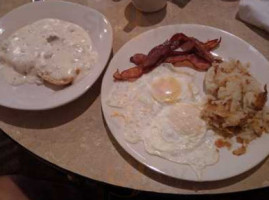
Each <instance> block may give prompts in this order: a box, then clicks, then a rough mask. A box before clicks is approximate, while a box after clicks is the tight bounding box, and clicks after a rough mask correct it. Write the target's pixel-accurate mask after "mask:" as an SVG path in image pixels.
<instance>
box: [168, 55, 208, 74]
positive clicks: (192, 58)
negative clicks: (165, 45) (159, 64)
mask: <svg viewBox="0 0 269 200" xmlns="http://www.w3.org/2000/svg"><path fill="white" fill-rule="evenodd" d="M183 61H189V62H190V63H191V64H192V65H193V68H195V69H197V70H199V71H206V70H208V68H209V67H210V66H211V63H209V62H207V61H206V60H204V59H203V58H201V57H199V56H197V55H195V54H188V55H179V56H174V57H168V58H166V60H165V62H167V63H172V64H176V63H178V62H183Z"/></svg>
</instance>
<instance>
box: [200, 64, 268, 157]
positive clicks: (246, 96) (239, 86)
mask: <svg viewBox="0 0 269 200" xmlns="http://www.w3.org/2000/svg"><path fill="white" fill-rule="evenodd" d="M204 84H205V91H206V93H207V95H208V100H207V102H206V104H205V107H204V109H203V112H202V117H203V119H205V120H206V122H207V123H208V125H209V126H210V127H211V128H212V129H214V131H215V132H217V133H218V134H220V135H221V136H223V137H225V138H231V137H233V136H236V137H237V142H238V143H240V144H241V146H240V147H239V148H238V149H236V150H234V151H233V154H235V155H242V154H244V153H245V152H246V147H247V145H248V143H249V142H250V141H252V140H253V139H255V138H256V137H260V136H261V135H262V134H263V133H268V132H269V109H268V107H266V105H265V104H266V101H267V86H266V85H264V86H263V85H261V84H260V83H259V82H258V81H257V80H256V79H255V78H254V77H253V76H252V75H251V74H250V72H249V71H248V66H245V65H243V64H242V63H241V62H240V61H238V60H232V61H230V62H223V63H221V64H215V65H214V66H212V67H211V68H210V69H209V70H208V71H207V73H206V76H205V80H204Z"/></svg>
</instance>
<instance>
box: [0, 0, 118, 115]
mask: <svg viewBox="0 0 269 200" xmlns="http://www.w3.org/2000/svg"><path fill="white" fill-rule="evenodd" d="M33 4H41V5H42V4H65V5H71V6H76V7H80V8H82V9H87V10H89V12H92V13H94V15H99V17H100V18H102V19H104V20H105V24H106V26H107V28H108V33H109V34H108V36H107V37H108V41H109V43H108V49H109V50H108V54H107V58H106V61H105V62H104V65H103V66H102V65H101V67H100V68H99V69H98V70H97V71H96V76H94V77H93V79H92V82H91V83H90V84H87V86H86V87H83V89H81V91H80V92H79V93H77V95H74V96H73V97H72V98H67V99H65V100H62V101H60V102H55V103H54V104H53V105H47V106H36V107H29V106H28V107H23V106H20V105H18V104H15V105H12V104H9V103H5V102H0V105H1V106H3V107H6V108H9V109H16V110H25V111H42V110H50V109H54V108H57V107H60V106H63V105H66V104H68V103H70V102H72V101H74V100H76V99H78V98H79V97H81V96H82V95H83V94H85V93H86V92H87V91H88V90H89V89H90V88H91V87H92V86H93V85H94V83H95V82H96V81H97V80H98V78H99V77H100V76H101V74H102V72H103V71H104V70H105V68H106V66H107V65H108V64H109V61H110V55H111V52H112V45H113V35H114V34H113V28H112V26H111V23H110V21H109V20H108V19H107V17H106V16H105V15H104V14H103V13H101V12H99V11H98V10H96V9H94V8H91V7H89V6H84V5H81V4H78V3H74V2H67V1H36V2H28V3H25V4H23V5H21V6H19V7H17V8H14V9H12V10H11V11H9V12H7V13H6V14H5V15H3V16H2V17H1V18H0V25H1V22H2V21H3V19H4V20H5V19H6V18H8V17H9V15H12V14H13V13H15V12H17V11H19V10H23V9H25V8H26V7H28V6H34V5H33ZM86 77H87V75H86V76H85V77H83V78H86Z"/></svg>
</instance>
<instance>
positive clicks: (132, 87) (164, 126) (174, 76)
mask: <svg viewBox="0 0 269 200" xmlns="http://www.w3.org/2000/svg"><path fill="white" fill-rule="evenodd" d="M142 57H143V56H142ZM142 57H141V58H142ZM135 59H136V58H135ZM139 59H140V58H138V60H139ZM194 78H195V77H194V75H192V74H190V73H188V71H186V70H185V69H184V68H180V69H179V68H174V67H173V65H172V64H170V63H164V64H161V66H160V67H158V68H155V69H153V70H152V71H151V73H147V74H145V75H143V76H142V77H141V78H139V79H136V80H135V81H132V82H130V81H118V82H115V83H114V84H113V87H112V90H111V92H110V94H109V95H108V99H107V104H108V105H109V107H110V108H111V109H112V112H111V117H112V118H113V119H114V120H115V121H116V123H117V126H119V127H120V129H121V130H122V132H123V133H124V137H125V139H126V140H127V141H128V142H130V143H137V142H140V141H141V142H143V143H144V146H145V150H146V151H147V152H148V153H149V154H152V155H157V156H160V157H162V158H164V159H167V160H170V161H174V162H177V163H180V164H188V165H190V166H191V167H192V168H193V169H194V170H195V172H196V173H197V175H198V177H201V172H202V169H203V168H205V167H206V166H209V165H213V164H215V163H216V162H217V161H218V157H219V154H218V151H217V149H216V147H215V145H214V141H215V137H214V135H213V132H209V131H208V130H207V126H206V123H205V121H203V120H202V119H201V117H200V115H201V110H202V97H201V95H200V91H199V89H198V87H197V86H196V85H195V83H194ZM204 155H207V156H206V158H205V156H204Z"/></svg>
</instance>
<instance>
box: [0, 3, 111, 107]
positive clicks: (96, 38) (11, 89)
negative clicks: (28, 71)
mask: <svg viewBox="0 0 269 200" xmlns="http://www.w3.org/2000/svg"><path fill="white" fill-rule="evenodd" d="M43 18H58V19H61V20H65V21H69V22H72V23H75V24H78V25H79V26H81V27H83V28H84V29H85V30H86V31H87V32H88V33H89V35H90V37H91V38H92V41H93V48H94V50H95V51H97V53H98V61H97V63H96V65H95V66H94V68H93V69H92V70H91V71H90V72H89V74H88V75H86V76H85V77H84V78H83V79H82V80H80V81H78V82H76V83H75V84H73V85H71V86H68V87H66V88H64V89H62V90H58V91H55V90H53V89H51V88H48V87H46V86H44V85H41V86H38V85H35V84H23V85H20V86H12V85H10V84H8V83H7V82H6V81H5V80H1V79H0V94H4V95H1V98H0V105H2V106H5V107H10V108H15V109H23V110H44V109H50V108H54V107H57V106H60V105H63V104H66V103H68V102H70V101H72V100H74V99H76V98H78V97H79V96H80V95H82V94H83V93H84V92H86V91H87V90H88V89H89V88H90V87H91V86H92V85H93V83H94V82H95V81H96V80H97V78H98V77H99V75H100V74H101V72H102V71H103V69H104V68H105V65H106V63H107V61H108V59H109V55H110V52H111V48H112V28H111V25H110V23H109V22H108V20H107V19H106V17H105V16H104V15H102V14H101V13H99V12H98V11H96V10H94V9H92V8H89V7H85V6H82V5H79V4H74V3H69V2H62V1H53V2H52V1H46V2H35V3H28V4H25V5H23V6H21V7H19V8H16V9H15V10H13V11H11V12H9V13H8V14H6V15H5V16H4V17H2V18H1V19H0V41H1V40H3V39H5V38H6V37H8V36H9V35H10V34H11V33H13V32H14V31H16V30H17V29H19V28H21V27H23V26H25V25H27V24H30V23H33V22H34V21H37V20H40V19H43Z"/></svg>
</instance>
